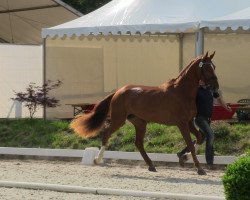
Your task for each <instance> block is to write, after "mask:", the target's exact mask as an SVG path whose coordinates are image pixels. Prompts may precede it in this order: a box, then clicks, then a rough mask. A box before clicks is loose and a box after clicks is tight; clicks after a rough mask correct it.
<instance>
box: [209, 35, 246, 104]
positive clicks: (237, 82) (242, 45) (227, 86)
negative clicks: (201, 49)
mask: <svg viewBox="0 0 250 200" xmlns="http://www.w3.org/2000/svg"><path fill="white" fill-rule="evenodd" d="M204 43H205V50H206V51H209V52H213V51H216V54H215V57H214V63H215V65H216V72H217V75H218V78H219V83H220V88H221V90H222V93H223V96H224V98H225V100H226V101H227V102H237V101H238V100H239V99H243V98H250V79H249V74H250V67H249V63H250V55H249V49H250V35H249V34H220V35H219V34H206V35H205V40H204Z"/></svg>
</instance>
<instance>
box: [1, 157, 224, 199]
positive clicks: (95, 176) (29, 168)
mask: <svg viewBox="0 0 250 200" xmlns="http://www.w3.org/2000/svg"><path fill="white" fill-rule="evenodd" d="M157 171H158V172H156V173H154V172H149V171H148V170H147V167H146V166H145V165H144V164H142V165H122V164H118V163H116V162H110V163H108V164H105V165H104V166H84V165H82V164H81V163H80V162H76V161H73V162H63V161H45V160H0V177H1V178H0V180H1V181H20V182H21V181H23V182H39V183H52V184H63V185H74V186H82V187H102V188H114V189H125V190H126V189H127V190H142V191H154V192H157V191H159V192H170V193H184V194H193V195H209V196H221V197H222V196H224V189H223V185H222V181H221V177H222V176H223V174H224V171H222V170H216V171H208V170H206V171H207V173H208V175H205V176H199V175H197V174H196V171H195V169H194V168H184V169H183V168H179V167H166V166H158V167H157ZM37 195H38V196H37ZM61 195H63V198H62V197H61ZM3 196H5V197H3ZM20 197H21V198H20ZM22 197H26V198H22ZM38 197H39V198H40V199H66V200H67V199H69V200H75V199H95V197H97V198H99V199H122V200H123V199H131V200H133V199H134V200H139V199H145V198H132V197H129V198H128V197H110V196H104V197H103V198H101V197H100V196H95V195H87V194H84V195H83V194H68V193H58V192H52V191H35V190H23V189H11V188H0V199H38Z"/></svg>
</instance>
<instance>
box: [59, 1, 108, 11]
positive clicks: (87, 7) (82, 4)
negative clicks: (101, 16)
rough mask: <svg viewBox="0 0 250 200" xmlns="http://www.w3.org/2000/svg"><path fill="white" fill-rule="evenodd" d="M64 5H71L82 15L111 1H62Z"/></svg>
mask: <svg viewBox="0 0 250 200" xmlns="http://www.w3.org/2000/svg"><path fill="white" fill-rule="evenodd" d="M63 1H64V2H65V3H67V4H69V5H71V6H72V7H73V8H75V9H76V10H78V11H80V12H81V13H83V14H87V13H89V12H92V11H94V10H96V9H98V8H100V7H101V6H103V5H105V4H106V3H108V2H110V1H111V0H63Z"/></svg>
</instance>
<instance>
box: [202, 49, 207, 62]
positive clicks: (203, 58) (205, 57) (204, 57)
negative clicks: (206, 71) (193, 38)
mask: <svg viewBox="0 0 250 200" xmlns="http://www.w3.org/2000/svg"><path fill="white" fill-rule="evenodd" d="M207 56H208V51H207V53H206V54H205V56H203V57H202V60H206V59H207Z"/></svg>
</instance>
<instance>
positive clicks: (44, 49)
mask: <svg viewBox="0 0 250 200" xmlns="http://www.w3.org/2000/svg"><path fill="white" fill-rule="evenodd" d="M42 54H43V55H42V56H43V60H42V62H43V85H44V84H45V82H46V38H43V52H42ZM43 119H44V120H45V119H46V106H44V107H43Z"/></svg>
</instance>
